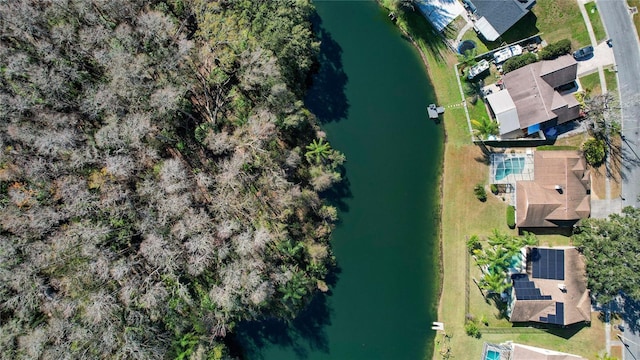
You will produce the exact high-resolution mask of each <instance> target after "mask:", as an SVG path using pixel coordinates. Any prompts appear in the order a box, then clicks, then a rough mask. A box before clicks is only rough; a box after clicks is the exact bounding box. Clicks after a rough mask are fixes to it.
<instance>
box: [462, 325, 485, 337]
mask: <svg viewBox="0 0 640 360" xmlns="http://www.w3.org/2000/svg"><path fill="white" fill-rule="evenodd" d="M464 331H465V332H466V333H467V335H469V336H471V337H474V338H476V339H479V338H480V335H481V334H480V329H479V328H478V325H477V324H476V323H475V322H473V321H467V322H466V323H465V324H464Z"/></svg>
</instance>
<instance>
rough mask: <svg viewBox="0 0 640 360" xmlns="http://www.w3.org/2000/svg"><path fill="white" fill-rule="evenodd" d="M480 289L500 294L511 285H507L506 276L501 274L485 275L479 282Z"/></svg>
mask: <svg viewBox="0 0 640 360" xmlns="http://www.w3.org/2000/svg"><path fill="white" fill-rule="evenodd" d="M480 287H481V288H483V289H484V290H488V291H491V292H495V293H497V294H502V293H503V292H505V291H506V290H507V289H509V288H510V287H511V284H509V283H507V277H506V274H505V273H503V272H494V273H490V272H489V273H486V274H484V276H483V277H482V280H481V281H480Z"/></svg>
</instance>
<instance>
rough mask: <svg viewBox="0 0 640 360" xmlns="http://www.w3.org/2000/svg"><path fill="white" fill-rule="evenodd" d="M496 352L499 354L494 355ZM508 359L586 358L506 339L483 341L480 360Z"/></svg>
mask: <svg viewBox="0 0 640 360" xmlns="http://www.w3.org/2000/svg"><path fill="white" fill-rule="evenodd" d="M496 354H497V355H498V356H499V357H498V356H496ZM487 359H500V360H502V359H509V360H587V359H585V358H583V357H582V356H578V355H573V354H567V353H563V352H560V351H554V350H549V349H543V348H539V347H535V346H529V345H523V344H516V343H514V342H511V341H507V342H506V343H503V344H490V343H484V349H483V352H482V358H481V360H487Z"/></svg>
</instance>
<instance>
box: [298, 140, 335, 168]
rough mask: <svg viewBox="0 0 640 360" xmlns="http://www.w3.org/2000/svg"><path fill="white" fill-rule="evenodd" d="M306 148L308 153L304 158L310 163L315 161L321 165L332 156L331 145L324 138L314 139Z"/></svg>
mask: <svg viewBox="0 0 640 360" xmlns="http://www.w3.org/2000/svg"><path fill="white" fill-rule="evenodd" d="M306 148H307V150H308V151H307V152H306V153H305V154H304V156H305V157H306V158H307V160H308V161H309V162H311V161H312V160H313V161H315V163H316V164H320V163H321V162H322V161H323V160H324V159H326V158H327V157H328V156H329V155H330V154H331V145H329V143H328V142H326V141H325V140H324V139H322V138H320V139H314V140H313V142H311V144H309V145H307V147H306Z"/></svg>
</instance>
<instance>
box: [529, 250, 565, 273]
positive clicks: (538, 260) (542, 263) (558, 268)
mask: <svg viewBox="0 0 640 360" xmlns="http://www.w3.org/2000/svg"><path fill="white" fill-rule="evenodd" d="M531 263H532V264H531V265H532V267H533V271H532V276H533V277H534V278H536V279H554V280H564V250H557V249H538V248H534V249H532V250H531Z"/></svg>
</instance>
